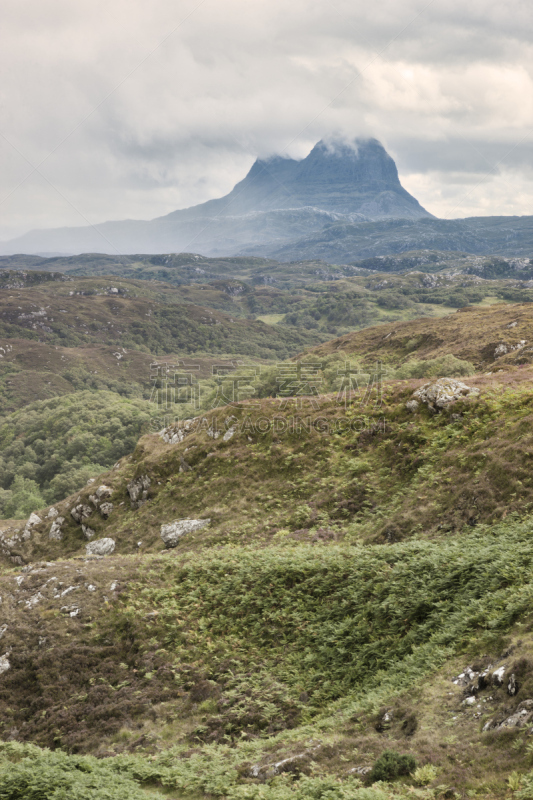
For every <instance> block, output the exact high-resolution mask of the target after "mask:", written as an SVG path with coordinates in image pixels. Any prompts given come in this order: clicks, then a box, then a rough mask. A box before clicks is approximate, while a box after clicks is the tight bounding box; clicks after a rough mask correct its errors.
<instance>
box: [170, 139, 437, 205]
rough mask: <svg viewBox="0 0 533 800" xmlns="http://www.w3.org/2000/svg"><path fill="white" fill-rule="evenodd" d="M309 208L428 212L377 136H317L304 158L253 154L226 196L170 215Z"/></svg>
mask: <svg viewBox="0 0 533 800" xmlns="http://www.w3.org/2000/svg"><path fill="white" fill-rule="evenodd" d="M309 207H312V208H316V209H321V210H322V211H333V212H337V213H340V214H361V215H362V216H365V217H368V218H369V219H383V218H387V217H403V218H418V217H428V216H431V214H429V213H428V212H427V211H426V210H425V209H423V208H422V206H421V205H420V204H419V203H418V201H417V200H415V198H414V197H412V196H411V195H410V194H409V192H407V191H406V190H405V189H404V188H403V187H402V185H401V183H400V179H399V177H398V170H397V169H396V164H395V163H394V161H393V159H392V158H391V157H390V156H389V154H388V153H387V152H386V150H385V148H384V147H383V145H382V144H381V143H380V142H378V141H377V140H376V139H355V140H353V142H347V141H345V140H342V139H329V140H321V141H320V142H318V143H317V144H316V145H315V146H314V147H313V149H312V150H311V152H310V153H309V155H307V156H306V157H305V158H303V159H293V158H284V157H282V156H271V157H270V158H266V159H257V160H256V161H255V163H254V164H253V166H252V168H251V169H250V171H249V172H248V174H247V175H246V177H245V178H244V179H243V180H242V181H239V183H237V185H236V186H235V187H234V189H233V190H232V191H231V192H230V193H229V194H228V195H226V196H225V197H222V198H219V199H217V200H210V201H208V202H207V203H203V204H201V205H199V206H193V207H192V208H189V209H187V210H186V211H177V212H174V214H171V215H170V216H171V217H172V218H174V219H179V218H183V217H184V216H185V215H188V216H189V217H191V216H198V215H202V216H204V215H205V216H209V217H214V216H217V217H221V216H223V217H228V216H237V215H242V214H250V213H252V212H258V211H275V210H280V209H297V208H309Z"/></svg>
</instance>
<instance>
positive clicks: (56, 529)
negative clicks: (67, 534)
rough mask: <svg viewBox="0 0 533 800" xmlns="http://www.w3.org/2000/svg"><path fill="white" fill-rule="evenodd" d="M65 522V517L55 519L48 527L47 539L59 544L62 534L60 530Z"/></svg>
mask: <svg viewBox="0 0 533 800" xmlns="http://www.w3.org/2000/svg"><path fill="white" fill-rule="evenodd" d="M64 521H65V517H56V518H55V520H54V521H53V522H52V525H51V527H50V532H49V534H48V538H49V539H51V540H52V541H56V542H60V541H61V539H62V538H63V532H62V530H61V526H62V524H63V523H64Z"/></svg>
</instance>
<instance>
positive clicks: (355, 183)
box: [1, 139, 431, 255]
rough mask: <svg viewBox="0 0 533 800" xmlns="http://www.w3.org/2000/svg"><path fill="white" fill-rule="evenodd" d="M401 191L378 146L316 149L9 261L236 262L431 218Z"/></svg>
mask: <svg viewBox="0 0 533 800" xmlns="http://www.w3.org/2000/svg"><path fill="white" fill-rule="evenodd" d="M430 216H431V215H430V214H429V213H428V212H427V211H426V210H425V209H423V208H422V207H421V206H420V204H419V203H418V201H417V200H415V198H414V197H412V196H411V195H410V194H409V193H408V192H407V191H406V190H405V189H404V188H403V187H402V186H401V184H400V181H399V178H398V172H397V169H396V165H395V164H394V161H393V160H392V158H391V157H390V156H389V155H388V154H387V153H386V151H385V150H384V148H383V147H382V145H381V144H380V143H379V142H377V141H376V140H375V139H368V140H361V141H356V142H355V143H354V145H353V146H349V145H347V144H343V143H339V142H336V143H335V142H334V143H331V144H327V143H325V142H318V144H317V145H316V146H315V147H314V148H313V150H312V151H311V152H310V153H309V155H308V156H307V157H306V158H304V159H302V160H301V161H296V160H293V159H289V158H280V157H274V158H271V159H267V160H258V161H256V162H255V164H254V165H253V166H252V168H251V170H250V171H249V173H248V175H247V176H246V177H245V178H244V180H242V181H241V182H240V183H238V184H237V185H236V186H235V188H234V189H233V190H232V191H231V192H230V193H229V194H228V195H227V196H226V197H222V198H219V199H216V200H210V201H208V202H207V203H202V204H201V205H198V206H193V207H191V208H186V209H182V210H179V211H174V212H172V213H171V214H168V215H167V216H164V217H159V218H157V219H154V220H151V221H150V222H148V221H140V220H124V221H121V222H105V223H103V224H100V225H96V226H91V227H83V228H59V229H55V230H49V231H31V232H29V233H28V234H25V235H24V236H21V237H18V238H16V239H13V240H12V241H10V242H6V243H4V245H3V246H2V248H1V251H2V252H4V253H20V252H29V253H39V252H49V253H52V252H59V253H80V252H91V251H96V252H121V253H135V252H169V251H170V252H172V251H174V252H176V251H179V250H191V249H194V250H201V251H202V252H204V253H212V254H218V255H224V254H234V253H235V252H236V251H237V250H238V249H239V248H242V247H243V246H244V245H252V244H266V243H272V242H278V243H281V242H282V241H283V240H289V239H294V238H296V237H301V236H305V235H308V234H310V233H311V232H312V231H317V230H320V229H321V228H323V227H324V225H326V224H331V223H334V222H336V221H338V220H339V219H345V220H346V221H349V222H353V221H354V220H365V219H382V218H391V217H406V218H411V219H417V218H419V217H430Z"/></svg>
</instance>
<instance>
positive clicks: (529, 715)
mask: <svg viewBox="0 0 533 800" xmlns="http://www.w3.org/2000/svg"><path fill="white" fill-rule="evenodd" d="M532 724H533V700H523V701H522V702H521V703H520V705H519V706H518V708H517V709H516V711H515V712H514V713H513V714H511V715H510V716H508V717H506V718H505V719H504V720H503V721H501V722H498V720H494V719H492V720H490V721H489V722H487V723H486V724H485V725H484V726H483V730H484V731H491V730H493V731H501V730H504V729H505V728H525V727H527V726H528V725H529V726H530V725H532Z"/></svg>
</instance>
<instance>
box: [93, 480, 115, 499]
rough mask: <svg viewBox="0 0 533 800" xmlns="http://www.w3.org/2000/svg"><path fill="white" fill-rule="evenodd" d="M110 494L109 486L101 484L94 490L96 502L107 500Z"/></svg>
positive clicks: (111, 491) (111, 492) (111, 490)
mask: <svg viewBox="0 0 533 800" xmlns="http://www.w3.org/2000/svg"><path fill="white" fill-rule="evenodd" d="M112 494H113V489H111V487H110V486H106V485H105V483H102V484H101V485H100V486H99V487H98V489H97V490H96V497H97V498H98V500H108V499H109V498H110V497H111V496H112Z"/></svg>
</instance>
